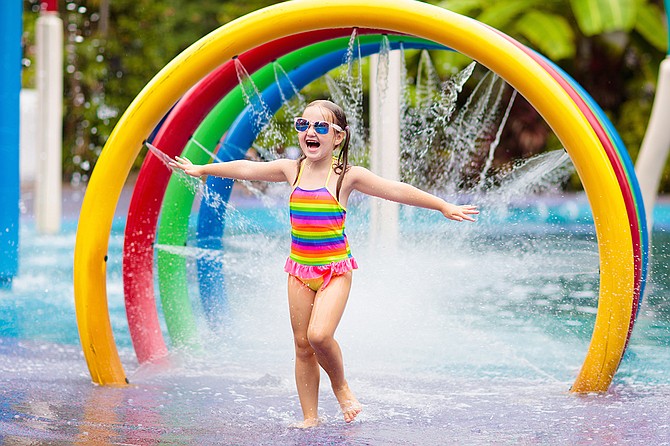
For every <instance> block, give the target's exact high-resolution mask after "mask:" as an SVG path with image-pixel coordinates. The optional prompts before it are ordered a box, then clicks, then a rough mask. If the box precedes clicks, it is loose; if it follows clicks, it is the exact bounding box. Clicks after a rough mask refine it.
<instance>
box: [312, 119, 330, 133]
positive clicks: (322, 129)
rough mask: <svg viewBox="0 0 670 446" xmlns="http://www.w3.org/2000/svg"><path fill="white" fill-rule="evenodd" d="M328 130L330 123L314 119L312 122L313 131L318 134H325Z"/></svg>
mask: <svg viewBox="0 0 670 446" xmlns="http://www.w3.org/2000/svg"><path fill="white" fill-rule="evenodd" d="M329 130H330V124H329V123H327V122H325V121H316V122H315V123H314V131H315V132H316V133H318V134H319V135H325V134H327V133H328V131H329Z"/></svg>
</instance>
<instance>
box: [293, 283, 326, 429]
mask: <svg viewBox="0 0 670 446" xmlns="http://www.w3.org/2000/svg"><path fill="white" fill-rule="evenodd" d="M315 295H316V293H315V292H314V291H312V290H311V289H309V288H308V287H306V286H305V284H303V283H302V282H301V281H300V280H298V279H296V278H295V277H293V276H291V275H289V276H288V304H289V312H290V315H291V327H292V329H293V340H294V343H295V384H296V387H297V389H298V398H299V399H300V406H301V407H302V414H303V419H304V421H303V423H302V427H312V426H316V425H317V424H318V423H319V414H318V405H319V363H318V362H317V360H316V356H315V354H314V349H312V346H311V345H309V341H308V339H307V328H308V327H309V320H310V317H311V315H312V307H313V306H314V296H315Z"/></svg>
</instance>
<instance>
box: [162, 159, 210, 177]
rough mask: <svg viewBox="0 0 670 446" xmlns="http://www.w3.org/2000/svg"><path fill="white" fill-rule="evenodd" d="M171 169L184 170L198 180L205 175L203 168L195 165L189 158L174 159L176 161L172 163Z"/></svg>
mask: <svg viewBox="0 0 670 446" xmlns="http://www.w3.org/2000/svg"><path fill="white" fill-rule="evenodd" d="M170 167H172V168H175V169H180V170H183V171H184V173H185V174H187V175H191V176H192V177H196V178H200V177H201V176H202V175H203V174H204V172H203V166H198V165H196V164H193V163H192V162H191V160H189V159H188V158H182V157H180V156H175V157H174V161H171V162H170Z"/></svg>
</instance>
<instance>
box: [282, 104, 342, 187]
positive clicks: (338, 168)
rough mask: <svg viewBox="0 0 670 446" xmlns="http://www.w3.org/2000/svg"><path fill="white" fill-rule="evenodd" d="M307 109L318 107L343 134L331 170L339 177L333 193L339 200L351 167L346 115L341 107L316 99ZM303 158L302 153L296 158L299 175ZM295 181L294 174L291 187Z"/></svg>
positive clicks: (296, 179)
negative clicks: (346, 175)
mask: <svg viewBox="0 0 670 446" xmlns="http://www.w3.org/2000/svg"><path fill="white" fill-rule="evenodd" d="M309 107H319V108H321V109H322V110H325V111H326V112H327V114H329V115H330V118H331V119H332V120H333V124H337V125H339V126H340V127H341V128H342V129H343V130H344V132H345V136H344V140H343V141H342V142H341V143H340V153H339V154H338V155H337V163H336V164H335V167H334V168H333V170H334V171H335V173H336V174H338V175H339V178H338V179H337V189H336V191H335V198H337V199H338V200H339V199H340V189H341V188H342V180H343V179H344V174H345V173H347V171H349V168H350V167H351V166H350V165H349V141H351V130H350V129H349V125H348V124H347V115H345V114H344V110H342V107H340V106H339V105H337V104H335V103H334V102H331V101H328V100H325V99H318V100H316V101H312V102H310V103H309V104H308V105H307V107H305V108H306V109H307V108H309ZM305 158H306V157H305V154H304V153H303V154H301V155H300V158H298V173H300V166H301V165H302V162H303V160H304V159H305ZM297 181H298V177H297V174H296V178H295V181H294V182H293V185H295V183H296V182H297Z"/></svg>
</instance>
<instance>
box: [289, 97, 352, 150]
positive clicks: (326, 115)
mask: <svg viewBox="0 0 670 446" xmlns="http://www.w3.org/2000/svg"><path fill="white" fill-rule="evenodd" d="M302 117H303V118H305V119H307V120H308V121H310V123H312V122H314V121H326V122H330V123H332V122H333V121H334V116H332V113H330V111H329V110H326V109H325V108H323V107H319V106H316V105H315V106H310V107H307V108H306V109H305V111H304V112H303V114H302ZM344 137H345V133H344V132H340V131H338V130H336V129H335V128H334V127H333V126H330V129H329V131H328V133H326V134H325V135H321V134H319V133H317V132H316V131H315V130H314V125H310V126H309V127H308V128H307V130H306V131H304V132H300V133H298V142H299V143H300V148H301V149H302V152H303V153H304V154H305V156H306V157H307V158H308V159H310V160H312V161H318V160H321V159H324V158H330V157H332V156H333V151H334V150H335V148H336V147H337V146H339V145H340V144H341V143H342V141H343V140H344Z"/></svg>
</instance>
